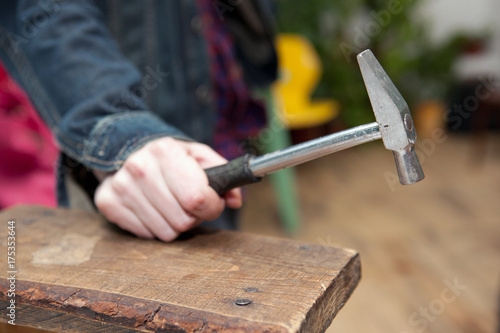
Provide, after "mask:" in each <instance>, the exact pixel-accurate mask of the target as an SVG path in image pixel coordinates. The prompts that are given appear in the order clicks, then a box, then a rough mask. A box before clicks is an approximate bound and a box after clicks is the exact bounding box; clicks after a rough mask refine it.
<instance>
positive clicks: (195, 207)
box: [179, 191, 208, 212]
mask: <svg viewBox="0 0 500 333" xmlns="http://www.w3.org/2000/svg"><path fill="white" fill-rule="evenodd" d="M179 201H180V203H181V205H182V207H184V209H185V210H187V211H189V212H195V211H200V210H203V209H205V208H206V207H207V205H208V198H207V196H205V195H204V194H203V193H202V192H201V191H185V193H183V194H182V196H181V197H180V200H179Z"/></svg>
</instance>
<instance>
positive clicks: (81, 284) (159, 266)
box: [0, 206, 360, 332]
mask: <svg viewBox="0 0 500 333" xmlns="http://www.w3.org/2000/svg"><path fill="white" fill-rule="evenodd" d="M0 221H2V223H3V225H4V227H3V228H2V230H0V235H1V239H6V233H7V222H8V221H15V223H16V224H15V225H16V229H15V230H16V269H17V274H16V301H17V302H18V303H19V304H26V305H29V306H33V307H38V308H42V309H45V310H47V311H59V312H64V313H66V314H68V315H71V316H75V317H78V318H84V319H86V320H95V321H99V322H105V323H107V324H109V325H116V326H120V327H125V328H134V329H139V330H146V331H147V330H155V331H169V332H199V331H220V332H222V331H227V332H229V331H231V332H262V331H265V332H322V331H324V330H326V328H327V327H328V326H329V325H330V323H331V321H332V320H333V318H334V316H335V315H336V314H337V312H338V311H339V310H340V308H342V306H343V305H344V303H345V302H346V300H347V299H348V298H349V296H350V294H351V293H352V291H353V290H354V288H355V287H356V285H357V283H358V281H359V278H360V262H359V256H358V254H357V253H356V252H354V251H352V250H345V249H339V248H334V247H330V246H321V245H312V244H307V243H302V242H296V241H291V240H283V239H277V238H271V237H262V236H257V235H252V234H245V233H238V232H230V231H218V230H208V229H197V230H196V231H194V232H192V233H190V234H187V235H186V236H185V237H183V238H182V239H180V240H178V241H176V242H174V243H170V244H165V243H162V242H159V241H151V240H142V239H138V238H136V237H134V236H132V235H130V234H127V233H125V232H123V231H121V230H119V229H117V228H115V227H114V226H112V225H111V224H109V223H107V222H106V221H104V220H103V219H102V218H101V217H100V216H99V215H98V214H94V213H88V212H82V211H71V210H64V209H57V210H53V209H47V208H42V207H33V206H25V207H17V208H14V209H12V210H8V211H3V212H1V213H0ZM0 258H1V259H0V266H1V267H6V264H7V263H6V260H7V259H6V256H5V255H4V256H0ZM8 289H9V287H8V281H7V272H6V271H5V270H4V271H2V272H0V298H2V299H7V291H8ZM240 299H248V300H250V301H251V302H250V304H248V305H245V306H239V305H237V304H236V302H237V300H240Z"/></svg>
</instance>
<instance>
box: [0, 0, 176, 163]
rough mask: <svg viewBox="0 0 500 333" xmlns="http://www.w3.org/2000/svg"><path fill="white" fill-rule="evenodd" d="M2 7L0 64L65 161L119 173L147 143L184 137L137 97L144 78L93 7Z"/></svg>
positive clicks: (58, 3) (39, 1)
mask: <svg viewBox="0 0 500 333" xmlns="http://www.w3.org/2000/svg"><path fill="white" fill-rule="evenodd" d="M4 3H9V4H2V5H1V6H2V7H5V8H2V9H1V10H0V11H3V14H0V57H1V59H2V61H4V63H5V65H6V67H7V68H8V69H9V71H10V72H11V73H13V75H14V77H15V78H16V79H17V80H18V81H19V83H20V84H21V85H22V86H23V87H24V88H25V90H26V91H27V93H28V95H29V96H30V98H31V100H32V102H33V104H34V105H35V107H36V109H37V110H38V112H39V113H40V115H41V116H42V117H43V119H44V120H45V121H46V123H47V124H48V125H49V126H50V127H51V128H52V130H53V132H54V133H55V136H56V138H57V141H58V143H59V145H60V147H61V150H62V151H63V152H64V153H65V154H67V155H68V156H70V157H71V158H73V159H75V160H76V161H78V162H80V163H82V164H83V165H85V166H87V167H89V168H92V169H95V170H100V171H114V170H117V169H118V168H119V167H120V166H121V164H122V163H123V162H124V160H125V159H126V158H127V157H128V155H130V153H131V152H133V151H134V150H136V149H138V148H139V147H141V146H142V145H144V144H145V143H147V142H148V141H151V140H153V139H156V138H159V137H163V136H174V137H179V138H183V137H185V135H184V134H183V133H182V132H181V131H180V130H178V129H177V128H175V127H173V126H170V125H169V124H167V123H165V122H164V121H162V120H161V119H160V118H158V117H157V116H156V115H154V114H153V113H152V112H151V111H149V110H148V108H147V106H146V104H145V102H144V101H143V100H142V99H141V98H140V96H137V95H135V94H134V93H133V92H134V91H141V89H137V88H138V87H139V86H140V85H141V82H142V81H143V78H142V77H141V73H140V72H139V70H138V69H137V68H136V67H135V66H134V65H133V64H132V63H130V62H129V61H128V60H127V59H125V57H124V56H123V55H122V54H121V53H120V51H119V49H118V46H117V44H116V43H115V41H114V40H113V38H112V37H111V36H110V33H109V32H108V30H107V27H106V23H105V20H104V17H103V14H102V12H101V11H100V10H99V9H98V8H97V7H96V6H95V4H94V2H92V1H63V0H48V1H47V0H22V1H17V2H16V1H4ZM9 14H13V15H15V19H13V18H12V17H13V15H9Z"/></svg>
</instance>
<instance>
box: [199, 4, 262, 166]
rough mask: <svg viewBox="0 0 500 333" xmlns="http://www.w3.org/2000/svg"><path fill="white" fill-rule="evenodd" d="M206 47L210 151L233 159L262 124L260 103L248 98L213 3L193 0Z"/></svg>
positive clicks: (224, 29) (222, 23) (234, 56)
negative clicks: (211, 100)
mask: <svg viewBox="0 0 500 333" xmlns="http://www.w3.org/2000/svg"><path fill="white" fill-rule="evenodd" d="M197 5H198V8H199V11H200V14H201V16H202V22H203V28H204V29H203V30H204V33H205V37H206V39H207V44H208V54H209V56H210V71H211V75H212V83H213V88H214V97H215V103H216V110H217V121H216V129H215V137H214V149H215V150H216V151H217V152H218V153H219V154H221V155H222V156H224V157H226V158H227V159H233V158H235V157H238V156H240V155H242V154H243V153H245V151H244V150H243V149H242V147H243V146H240V145H241V143H242V142H243V141H245V140H246V139H248V138H249V137H252V136H256V135H257V134H258V133H259V131H260V129H262V127H264V125H265V123H266V113H265V109H264V105H263V103H262V102H260V101H257V100H255V99H254V98H252V96H251V94H250V92H249V90H248V87H247V86H246V84H245V82H244V81H243V73H242V70H241V68H240V66H239V65H238V62H237V59H236V55H235V51H234V43H233V39H232V36H231V35H230V33H229V31H228V30H227V28H226V26H225V25H224V22H223V21H222V20H221V18H220V17H219V16H218V14H217V12H216V9H215V6H214V2H213V0H197Z"/></svg>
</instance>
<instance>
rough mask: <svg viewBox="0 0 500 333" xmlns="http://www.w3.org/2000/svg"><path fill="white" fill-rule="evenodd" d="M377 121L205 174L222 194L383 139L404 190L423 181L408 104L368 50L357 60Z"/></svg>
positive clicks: (246, 157) (247, 157) (245, 158)
mask: <svg viewBox="0 0 500 333" xmlns="http://www.w3.org/2000/svg"><path fill="white" fill-rule="evenodd" d="M357 59H358V63H359V67H360V70H361V74H362V75H363V80H364V82H365V86H366V90H367V91H368V96H369V97H370V102H371V105H372V108H373V113H374V114H375V119H376V120H377V121H376V122H373V123H370V124H366V125H362V126H357V127H354V128H351V129H348V130H345V131H341V132H337V133H334V134H331V135H327V136H324V137H321V138H318V139H314V140H310V141H307V142H304V143H301V144H298V145H295V146H291V147H288V148H285V149H281V150H278V151H275V152H272V153H268V154H265V155H262V156H257V157H256V156H254V155H252V154H246V155H243V156H241V157H238V158H236V159H234V160H232V161H230V162H229V163H227V164H224V165H221V166H217V167H213V168H209V169H206V170H205V172H206V173H207V176H208V180H209V184H210V186H211V187H212V188H213V189H214V190H215V191H216V192H217V193H219V194H223V193H225V192H227V191H229V190H230V189H232V188H235V187H240V186H243V185H247V184H251V183H255V182H258V181H260V179H262V177H264V176H266V175H268V174H270V173H273V172H276V171H278V170H281V169H284V168H288V167H292V166H295V165H298V164H301V163H304V162H307V161H310V160H313V159H315V158H318V157H322V156H325V155H328V154H331V153H334V152H337V151H340V150H344V149H347V148H350V147H354V146H357V145H360V144H363V143H366V142H370V141H375V140H378V139H382V140H383V142H384V146H385V148H387V149H389V150H392V152H393V154H394V159H395V161H396V168H397V170H398V175H399V182H400V183H401V184H403V185H409V184H413V183H416V182H418V181H420V180H422V179H424V172H423V171H422V167H421V166H420V163H419V161H418V158H417V154H416V153H415V148H414V145H415V142H416V140H417V132H416V131H415V126H414V125H413V119H412V117H411V114H410V109H409V108H408V104H407V103H406V102H405V100H404V99H403V96H401V93H400V92H399V91H398V89H397V88H396V86H395V85H394V83H392V81H391V79H390V78H389V76H388V75H387V73H386V72H385V71H384V69H383V68H382V66H381V65H380V63H379V62H378V60H377V58H375V56H374V55H373V53H372V52H371V51H370V50H365V51H363V52H362V53H360V54H358V56H357Z"/></svg>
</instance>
